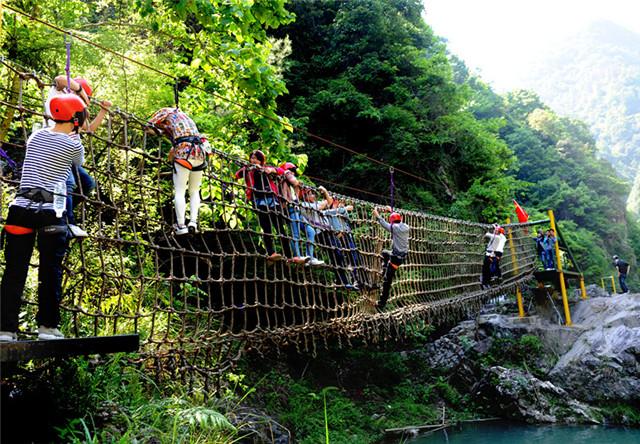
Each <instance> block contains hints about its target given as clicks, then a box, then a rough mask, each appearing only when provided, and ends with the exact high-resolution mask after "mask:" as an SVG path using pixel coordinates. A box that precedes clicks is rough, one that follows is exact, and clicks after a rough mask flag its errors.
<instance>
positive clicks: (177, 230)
mask: <svg viewBox="0 0 640 444" xmlns="http://www.w3.org/2000/svg"><path fill="white" fill-rule="evenodd" d="M188 232H189V229H188V228H187V226H186V225H178V224H175V225H174V226H173V233H174V234H175V235H176V236H181V235H183V234H187V233H188Z"/></svg>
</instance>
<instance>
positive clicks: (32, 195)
mask: <svg viewBox="0 0 640 444" xmlns="http://www.w3.org/2000/svg"><path fill="white" fill-rule="evenodd" d="M16 196H17V197H24V198H25V199H28V200H30V201H32V202H35V203H37V204H38V209H37V210H36V213H37V212H39V211H41V210H42V204H45V203H53V193H52V192H51V191H47V190H45V189H44V188H40V187H33V188H20V189H19V190H18V194H17V195H16ZM29 207H31V205H29Z"/></svg>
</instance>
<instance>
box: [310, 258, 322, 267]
mask: <svg viewBox="0 0 640 444" xmlns="http://www.w3.org/2000/svg"><path fill="white" fill-rule="evenodd" d="M307 264H308V265H312V266H314V267H315V266H317V265H323V264H324V261H323V260H320V259H316V258H315V257H312V258H311V259H309V262H307Z"/></svg>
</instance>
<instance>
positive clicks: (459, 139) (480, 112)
mask: <svg viewBox="0 0 640 444" xmlns="http://www.w3.org/2000/svg"><path fill="white" fill-rule="evenodd" d="M421 8H422V5H421V2H419V1H412V0H397V1H393V2H390V1H383V0H366V1H359V2H341V1H326V2H313V1H306V2H296V3H295V4H293V5H292V9H293V12H295V14H296V21H295V22H293V23H291V24H290V25H288V26H286V27H281V28H279V29H278V31H277V35H278V36H279V37H284V36H288V38H289V39H290V40H291V42H292V54H291V55H290V56H289V58H288V62H287V69H286V70H285V73H284V76H285V81H286V84H287V88H288V90H289V93H288V94H287V95H285V96H284V97H283V98H281V100H280V101H279V105H280V109H281V110H282V111H283V113H284V114H286V115H288V116H290V117H291V118H292V119H293V120H294V121H296V122H297V123H298V124H299V125H302V126H304V127H305V128H306V129H308V130H309V131H311V132H314V133H319V134H322V135H324V136H326V137H327V138H329V139H331V140H333V141H337V142H340V143H342V144H344V145H346V146H348V147H351V148H354V149H356V150H359V151H360V152H363V153H366V154H367V155H369V156H371V157H373V158H375V159H380V160H383V161H385V162H388V163H391V164H394V165H397V166H399V167H401V168H403V169H405V170H408V171H411V172H414V173H417V174H419V175H421V176H423V177H425V178H426V179H427V181H426V182H420V181H417V180H415V179H412V178H410V177H404V176H402V175H400V174H397V175H396V177H397V178H398V179H397V180H396V185H398V188H399V194H400V197H401V198H402V200H403V203H402V204H403V205H405V206H406V205H412V206H416V207H418V208H421V209H426V210H427V211H431V212H437V213H439V214H444V215H449V216H453V217H462V218H465V219H472V220H481V221H493V220H502V219H503V218H504V216H506V215H507V214H508V213H509V212H510V211H511V199H512V198H514V197H517V198H518V199H520V200H521V201H522V202H523V203H524V204H525V205H526V206H527V207H528V209H529V210H530V212H531V213H533V214H534V215H535V216H536V217H542V216H543V215H544V213H543V210H545V209H546V208H554V209H555V210H556V213H557V215H558V217H559V218H560V219H561V220H562V221H563V222H562V223H561V226H562V227H564V228H565V232H566V235H567V237H568V238H570V241H571V242H572V245H573V248H574V250H575V251H574V253H576V255H577V256H578V260H579V261H580V262H581V263H582V264H583V266H584V267H585V269H586V272H587V275H588V276H590V277H592V278H593V277H596V276H598V275H601V274H602V272H603V270H608V269H609V267H610V256H611V254H613V253H614V252H616V253H618V254H621V255H624V256H625V257H628V258H630V259H631V260H632V261H633V260H635V256H636V255H637V254H640V234H639V233H638V227H637V224H636V223H635V222H632V221H629V222H628V221H627V216H626V212H625V199H626V197H627V195H628V193H629V186H628V185H627V184H626V183H625V182H624V180H622V179H620V178H619V177H618V176H617V175H616V171H615V170H614V169H613V168H612V167H611V165H610V164H609V162H608V161H606V160H598V158H597V156H596V151H597V149H596V144H595V140H594V139H593V136H592V135H591V133H590V131H589V127H588V126H587V125H586V124H585V123H583V122H581V121H578V120H573V119H570V118H566V117H561V116H559V115H558V114H556V113H555V112H554V111H552V109H551V108H550V107H548V106H547V105H546V104H545V103H544V102H543V101H542V100H541V99H540V98H538V97H537V96H536V95H535V94H533V93H530V92H527V91H520V92H514V93H512V94H509V95H507V96H505V97H502V96H500V95H498V94H496V93H495V92H493V91H492V90H491V89H490V88H489V87H488V86H487V85H486V84H484V83H483V82H482V81H481V80H480V79H478V78H475V77H474V76H472V75H470V74H469V72H468V70H467V68H466V67H465V65H464V63H463V62H462V61H461V60H459V59H457V58H456V57H455V56H452V55H450V54H448V52H447V49H446V46H445V45H444V44H443V43H442V41H441V40H440V39H439V37H437V36H435V35H433V33H432V31H431V29H430V28H429V27H428V26H427V25H426V24H425V23H424V21H423V19H422V18H421V15H420V14H421ZM302 142H303V143H302V144H301V145H300V146H299V147H298V148H297V149H299V150H302V151H304V152H306V153H308V155H309V158H310V161H309V167H308V169H307V172H308V173H309V174H311V175H313V176H317V177H321V178H325V179H329V180H331V181H334V182H339V183H343V184H348V185H352V186H355V187H357V186H362V185H363V184H366V188H367V189H369V190H374V191H376V192H378V193H380V194H385V193H388V189H389V179H388V172H387V171H385V169H384V168H382V167H380V166H379V165H375V164H371V163H370V162H368V161H366V160H363V159H361V158H359V157H357V156H352V155H347V154H345V153H344V152H341V151H340V150H337V149H335V148H332V147H330V146H327V145H326V144H319V143H317V142H315V141H314V140H313V139H306V140H303V141H302Z"/></svg>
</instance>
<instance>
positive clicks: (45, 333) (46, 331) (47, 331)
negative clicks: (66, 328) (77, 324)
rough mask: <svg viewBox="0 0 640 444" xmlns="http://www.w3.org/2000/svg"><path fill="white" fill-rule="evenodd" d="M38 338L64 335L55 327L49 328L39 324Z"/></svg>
mask: <svg viewBox="0 0 640 444" xmlns="http://www.w3.org/2000/svg"><path fill="white" fill-rule="evenodd" d="M38 339H42V340H50V339H64V335H63V334H62V332H61V331H60V330H58V329H57V328H49V327H44V326H42V325H41V326H40V327H38Z"/></svg>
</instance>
